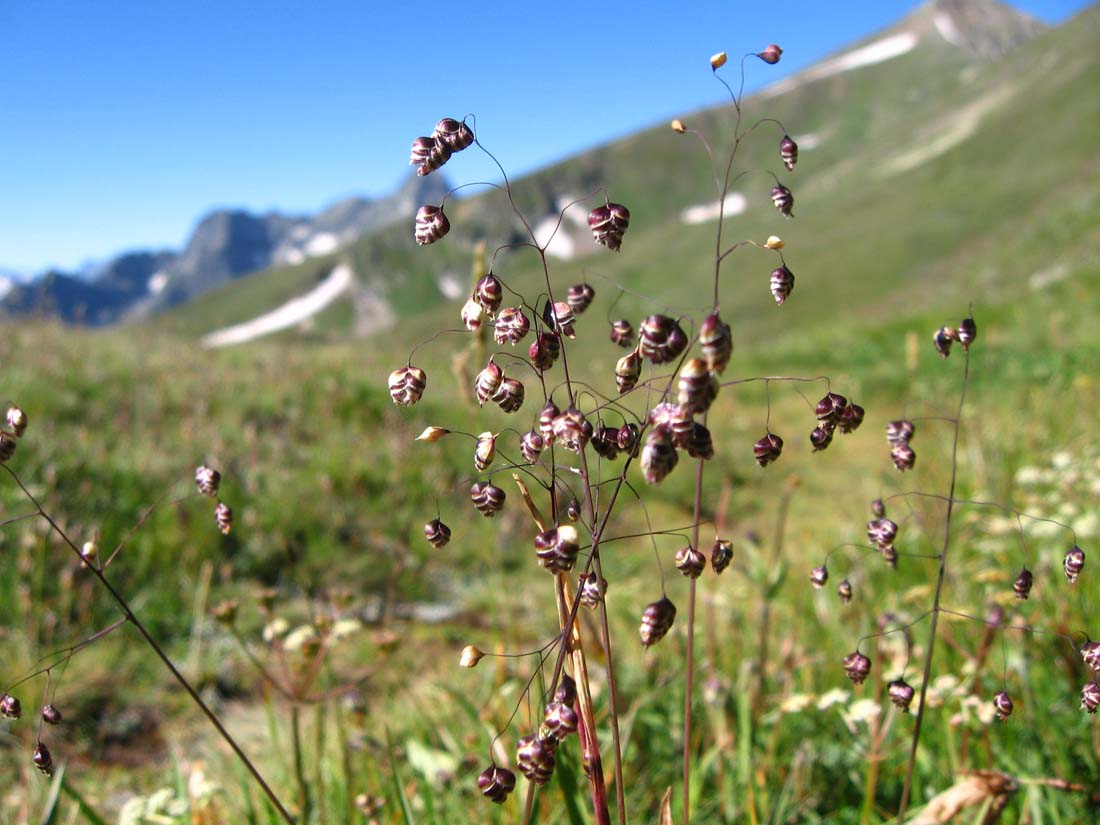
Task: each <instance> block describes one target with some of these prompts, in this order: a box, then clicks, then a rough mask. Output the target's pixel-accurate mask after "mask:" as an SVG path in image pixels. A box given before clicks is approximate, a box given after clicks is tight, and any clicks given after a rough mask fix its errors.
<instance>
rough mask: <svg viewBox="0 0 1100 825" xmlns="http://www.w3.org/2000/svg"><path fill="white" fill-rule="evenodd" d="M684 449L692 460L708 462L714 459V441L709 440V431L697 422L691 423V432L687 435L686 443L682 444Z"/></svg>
mask: <svg viewBox="0 0 1100 825" xmlns="http://www.w3.org/2000/svg"><path fill="white" fill-rule="evenodd" d="M684 449H685V450H687V454H688V455H689V456H691V457H692V458H701V459H703V460H704V461H710V460H711V459H712V458H714V439H713V438H711V435H710V430H708V429H707V428H706V426H705V425H703V424H700V423H699V422H698V421H694V422H692V424H691V432H690V433H689V434H688V437H687V441H685V442H684Z"/></svg>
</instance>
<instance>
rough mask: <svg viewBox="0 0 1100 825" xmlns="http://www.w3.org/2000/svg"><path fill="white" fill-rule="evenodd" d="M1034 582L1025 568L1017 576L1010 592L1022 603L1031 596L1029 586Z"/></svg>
mask: <svg viewBox="0 0 1100 825" xmlns="http://www.w3.org/2000/svg"><path fill="white" fill-rule="evenodd" d="M1034 580H1035V579H1034V577H1033V576H1032V575H1031V571H1030V570H1028V569H1027V568H1026V567H1025V568H1024V569H1023V570H1021V571H1020V575H1018V576H1017V577H1016V581H1014V582H1013V583H1012V590H1013V591H1014V592H1015V593H1016V598H1017V599H1019V600H1020V601H1023V600H1024V599H1026V598H1027V597H1028V596H1030V595H1031V585H1032V583H1033V582H1034Z"/></svg>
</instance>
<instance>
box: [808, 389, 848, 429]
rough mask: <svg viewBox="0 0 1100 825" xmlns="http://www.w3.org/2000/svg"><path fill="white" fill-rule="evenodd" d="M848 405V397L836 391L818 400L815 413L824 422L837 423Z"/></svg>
mask: <svg viewBox="0 0 1100 825" xmlns="http://www.w3.org/2000/svg"><path fill="white" fill-rule="evenodd" d="M847 406H848V399H847V398H845V397H844V396H843V395H837V394H836V393H835V392H830V393H826V394H825V397H824V398H822V399H821V400H820V401H818V402H817V408H816V410H815V413H816V414H817V420H818V421H820V422H822V423H823V424H833V425H835V424H837V423H838V422H839V421H840V416H841V414H842V413H843V412H844V408H845V407H847Z"/></svg>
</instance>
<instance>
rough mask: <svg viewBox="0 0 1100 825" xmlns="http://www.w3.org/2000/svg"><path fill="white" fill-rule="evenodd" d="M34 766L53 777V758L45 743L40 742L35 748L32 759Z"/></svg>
mask: <svg viewBox="0 0 1100 825" xmlns="http://www.w3.org/2000/svg"><path fill="white" fill-rule="evenodd" d="M31 759H32V760H33V762H34V766H35V767H36V768H38V770H39V771H41V772H42V773H43V774H45V775H46V776H53V756H52V755H51V754H50V749H49V748H47V747H46V743H45V742H41V741H40V742H39V743H38V744H36V745H35V746H34V755H33V756H32V757H31Z"/></svg>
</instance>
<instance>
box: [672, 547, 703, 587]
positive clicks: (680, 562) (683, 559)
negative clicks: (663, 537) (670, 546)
mask: <svg viewBox="0 0 1100 825" xmlns="http://www.w3.org/2000/svg"><path fill="white" fill-rule="evenodd" d="M675 563H676V569H677V570H679V571H680V572H681V573H683V574H684V575H685V576H687V577H688V578H689V579H697V578H699V577H700V576H701V575H703V571H704V570H706V569H707V557H706V556H704V555H703V554H702V553H701V552H699V551H698V550H696V549H695V548H694V547H692V546H691V545H690V544H689V545H688V546H687V547H681V548H680V549H679V550H677V551H676V559H675Z"/></svg>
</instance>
